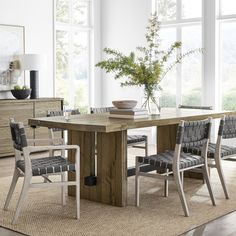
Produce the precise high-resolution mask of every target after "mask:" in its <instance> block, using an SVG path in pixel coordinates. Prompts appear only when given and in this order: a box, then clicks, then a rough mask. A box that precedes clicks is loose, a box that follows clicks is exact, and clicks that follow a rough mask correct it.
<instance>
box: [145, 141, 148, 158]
mask: <svg viewBox="0 0 236 236" xmlns="http://www.w3.org/2000/svg"><path fill="white" fill-rule="evenodd" d="M145 156H146V157H147V156H148V142H147V141H145Z"/></svg>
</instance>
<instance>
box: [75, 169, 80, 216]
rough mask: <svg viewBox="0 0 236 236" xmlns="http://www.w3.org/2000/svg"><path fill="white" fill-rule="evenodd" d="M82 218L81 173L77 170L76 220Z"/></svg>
mask: <svg viewBox="0 0 236 236" xmlns="http://www.w3.org/2000/svg"><path fill="white" fill-rule="evenodd" d="M79 218H80V173H79V170H76V219H79Z"/></svg>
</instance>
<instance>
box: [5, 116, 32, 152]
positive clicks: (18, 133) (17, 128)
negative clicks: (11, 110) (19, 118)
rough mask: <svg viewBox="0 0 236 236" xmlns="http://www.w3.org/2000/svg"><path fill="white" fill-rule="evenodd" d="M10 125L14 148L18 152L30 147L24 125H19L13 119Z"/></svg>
mask: <svg viewBox="0 0 236 236" xmlns="http://www.w3.org/2000/svg"><path fill="white" fill-rule="evenodd" d="M9 125H10V129H11V137H12V141H13V147H14V148H15V149H16V150H18V151H22V150H23V148H24V147H27V146H28V144H27V139H26V134H25V128H24V124H23V123H21V122H19V123H17V122H15V121H14V119H12V118H11V119H10V124H9Z"/></svg>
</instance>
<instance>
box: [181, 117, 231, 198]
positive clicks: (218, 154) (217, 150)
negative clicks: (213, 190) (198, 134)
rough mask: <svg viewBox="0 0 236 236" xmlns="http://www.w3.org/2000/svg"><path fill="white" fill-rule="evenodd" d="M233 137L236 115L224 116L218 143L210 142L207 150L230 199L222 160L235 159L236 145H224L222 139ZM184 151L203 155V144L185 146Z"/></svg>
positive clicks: (211, 165) (210, 164)
mask: <svg viewBox="0 0 236 236" xmlns="http://www.w3.org/2000/svg"><path fill="white" fill-rule="evenodd" d="M233 138H236V116H224V117H223V118H222V119H221V120H220V125H219V130H218V136H217V141H216V143H212V142H210V143H209V148H208V152H207V157H208V159H209V160H210V163H208V166H209V167H210V168H216V169H217V172H218V175H219V178H220V181H221V185H222V188H223V191H224V194H225V198H226V199H229V193H228V189H227V185H226V183H225V178H224V172H223V168H222V160H231V161H235V159H232V157H234V156H235V155H236V147H233V146H228V145H222V140H223V139H233ZM183 151H184V152H190V153H193V154H197V155H201V145H195V146H189V147H184V148H183Z"/></svg>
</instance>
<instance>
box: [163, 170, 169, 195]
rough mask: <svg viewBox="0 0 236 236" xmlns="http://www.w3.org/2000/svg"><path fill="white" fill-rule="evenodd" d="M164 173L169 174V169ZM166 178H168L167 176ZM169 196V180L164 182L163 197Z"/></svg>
mask: <svg viewBox="0 0 236 236" xmlns="http://www.w3.org/2000/svg"><path fill="white" fill-rule="evenodd" d="M166 172H169V169H167V170H166ZM166 176H169V175H168V174H167V175H166ZM168 195H169V180H168V179H165V180H164V197H168Z"/></svg>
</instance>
